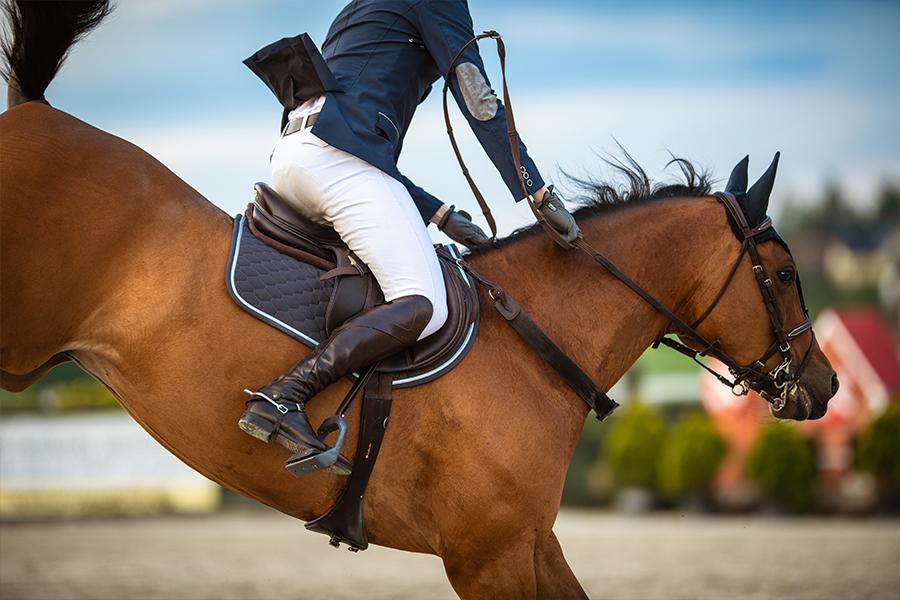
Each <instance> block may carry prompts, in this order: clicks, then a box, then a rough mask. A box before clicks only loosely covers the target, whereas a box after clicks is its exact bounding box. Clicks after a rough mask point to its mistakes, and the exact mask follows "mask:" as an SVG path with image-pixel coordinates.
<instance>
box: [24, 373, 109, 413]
mask: <svg viewBox="0 0 900 600" xmlns="http://www.w3.org/2000/svg"><path fill="white" fill-rule="evenodd" d="M38 401H39V403H40V404H41V405H43V407H44V408H45V409H48V410H55V411H69V410H85V409H87V410H92V409H109V408H118V403H117V402H116V399H115V398H114V397H113V395H112V394H111V393H110V392H109V390H107V389H106V388H105V387H104V386H103V384H101V383H100V382H99V381H97V380H96V379H93V378H91V377H81V378H78V379H73V380H72V381H67V382H65V383H58V384H56V385H54V386H52V387H48V388H46V389H43V390H41V391H40V393H39V394H38Z"/></svg>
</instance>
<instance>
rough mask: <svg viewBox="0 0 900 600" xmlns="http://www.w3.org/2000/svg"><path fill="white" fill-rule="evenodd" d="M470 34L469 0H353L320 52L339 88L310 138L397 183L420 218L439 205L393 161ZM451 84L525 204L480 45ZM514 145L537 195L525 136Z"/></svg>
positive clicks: (466, 56) (465, 56)
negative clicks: (421, 107) (419, 111)
mask: <svg viewBox="0 0 900 600" xmlns="http://www.w3.org/2000/svg"><path fill="white" fill-rule="evenodd" d="M474 35H475V34H474V32H473V26H472V17H471V15H470V14H469V7H468V4H467V3H466V1H465V0H355V1H353V2H350V3H349V4H348V5H347V6H345V7H344V9H343V10H341V12H340V14H338V16H337V18H335V20H334V22H333V23H332V24H331V27H330V28H329V30H328V35H327V37H326V39H325V43H324V44H323V46H322V56H323V57H324V58H325V62H326V63H327V65H328V68H329V69H330V70H331V72H332V73H333V75H334V77H335V78H336V79H337V81H338V83H339V84H340V87H341V91H333V92H328V93H327V97H326V100H325V105H324V106H323V108H322V112H321V114H320V115H319V118H318V120H317V121H316V123H315V125H313V129H312V132H313V134H315V135H316V136H317V137H319V138H320V139H322V140H324V141H325V142H327V143H328V144H330V145H332V146H334V147H336V148H340V149H341V150H344V151H345V152H348V153H350V154H353V155H354V156H356V157H358V158H361V159H363V160H365V161H366V162H368V163H369V164H371V165H373V166H375V167H377V168H378V169H380V170H382V171H384V172H385V173H386V174H388V175H390V176H391V177H394V178H395V179H397V180H399V181H400V182H402V183H403V184H404V185H405V186H406V188H407V189H408V190H409V193H410V195H411V196H412V198H413V200H414V201H415V203H416V207H417V208H418V209H419V212H420V213H421V215H422V218H423V219H424V220H425V221H426V222H427V221H428V220H429V219H430V218H431V216H432V215H434V213H435V211H437V209H438V208H440V206H441V205H442V204H443V203H442V202H441V201H440V200H438V199H437V198H435V197H434V196H432V195H431V194H429V193H428V192H426V191H425V190H423V189H422V188H420V187H418V186H417V185H415V184H414V183H413V182H412V181H410V180H409V179H408V178H407V177H405V176H403V175H402V174H401V173H400V171H399V170H398V168H397V159H398V158H399V156H400V150H401V149H402V147H403V138H404V136H405V135H406V131H407V129H408V128H409V125H410V122H411V121H412V118H413V114H414V113H415V111H416V108H417V107H418V105H419V104H420V103H421V102H422V101H423V100H424V99H425V97H426V96H428V93H429V92H430V91H431V88H432V84H433V83H434V82H435V81H437V79H438V78H439V77H441V76H443V75H444V74H445V73H446V72H447V69H448V67H449V65H450V61H452V60H453V57H454V56H456V54H457V52H459V50H460V48H462V47H463V46H464V45H465V44H466V42H468V41H469V40H470V39H471V38H473V37H474ZM450 88H451V91H452V94H453V97H454V98H455V100H456V102H457V104H458V105H459V108H460V110H461V111H462V113H463V114H464V115H465V117H466V120H467V121H468V123H469V126H470V127H471V128H472V130H473V132H474V133H475V136H476V137H477V139H478V141H479V142H480V143H481V146H482V147H483V148H484V150H485V152H486V153H487V155H488V157H489V158H490V160H491V161H492V162H493V164H494V166H495V167H496V168H497V170H498V171H499V172H500V175H501V177H502V178H503V181H504V183H505V184H506V186H507V187H508V188H509V191H510V193H511V194H512V195H513V198H514V199H515V200H516V201H518V200H521V199H522V196H523V194H522V187H521V183H519V179H518V174H517V173H516V168H515V166H514V165H513V159H512V153H511V151H510V147H509V137H508V135H507V131H506V113H505V111H504V107H503V103H502V102H501V101H500V99H499V98H497V97H496V95H495V93H494V91H493V90H492V89H491V87H490V83H489V81H488V78H487V74H486V73H485V70H484V63H483V62H482V60H481V56H480V54H479V52H478V46H477V44H473V45H471V46H469V48H467V49H466V52H465V53H464V54H463V56H462V57H461V58H460V60H459V61H458V62H457V64H456V66H455V67H454V76H453V77H452V79H451V85H450ZM519 146H520V152H521V161H522V166H523V168H524V170H525V173H526V179H527V181H528V186H529V192H534V191H536V190H538V189H540V188H541V187H542V186H543V185H544V181H543V179H542V178H541V175H540V173H539V172H538V169H537V167H536V166H535V165H534V162H533V161H532V160H531V158H530V157H529V156H528V153H527V151H526V149H525V144H524V143H522V142H521V140H520V143H519Z"/></svg>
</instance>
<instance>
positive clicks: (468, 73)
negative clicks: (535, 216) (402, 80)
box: [414, 0, 544, 202]
mask: <svg viewBox="0 0 900 600" xmlns="http://www.w3.org/2000/svg"><path fill="white" fill-rule="evenodd" d="M414 14H415V16H416V17H417V19H418V26H419V31H420V33H421V34H422V40H423V42H424V44H425V47H426V48H427V49H428V52H429V53H430V54H431V56H432V58H434V61H435V63H437V66H438V69H440V72H441V75H444V76H446V74H447V70H448V68H449V66H450V61H452V60H453V58H454V57H455V56H456V54H457V52H459V50H460V48H462V47H463V46H464V45H465V44H466V42H468V41H469V40H470V39H472V38H473V37H475V33H474V31H473V28H472V16H471V15H470V14H469V7H468V5H467V3H466V2H464V1H462V0H460V1H454V2H447V1H446V0H435V1H430V0H422V1H421V2H419V3H418V4H417V5H416V6H415V10H414ZM450 90H451V92H452V93H453V97H454V99H455V100H456V103H457V104H458V105H459V109H460V111H462V113H463V114H464V115H465V117H466V120H467V121H468V123H469V126H470V127H471V128H472V131H473V132H474V133H475V137H477V138H478V141H479V142H480V143H481V147H482V148H484V151H485V152H486V153H487V155H488V157H489V158H490V159H491V162H493V163H494V166H495V167H496V168H497V170H498V171H499V172H500V176H501V177H502V178H503V182H504V183H505V184H506V187H508V188H509V191H510V193H511V194H512V196H513V198H514V199H515V200H516V201H517V202H518V201H519V200H522V199H523V196H522V185H521V184H520V183H519V176H518V174H517V173H516V167H515V165H514V164H513V158H512V152H511V151H510V147H509V135H508V134H507V131H506V111H505V109H504V107H503V102H501V101H500V99H499V98H497V95H496V94H495V93H494V90H493V89H491V84H490V82H489V81H488V77H487V73H486V72H485V70H484V63H483V61H482V60H481V55H480V54H479V52H478V45H477V44H472V45H471V46H469V47H468V48H467V49H466V51H465V53H464V54H463V55H462V56H461V57H460V59H459V61H457V63H456V65H455V66H454V67H453V74H452V77H451V81H450ZM519 153H520V156H521V159H522V167H523V169H524V170H525V179H526V184H527V186H528V191H529V192H534V191H536V190H539V189H540V188H541V187H543V186H544V180H543V178H542V177H541V174H540V172H538V170H537V167H536V166H535V164H534V162H533V161H532V160H531V157H529V156H528V152H527V150H526V148H525V144H524V142H522V139H521V137H520V138H519Z"/></svg>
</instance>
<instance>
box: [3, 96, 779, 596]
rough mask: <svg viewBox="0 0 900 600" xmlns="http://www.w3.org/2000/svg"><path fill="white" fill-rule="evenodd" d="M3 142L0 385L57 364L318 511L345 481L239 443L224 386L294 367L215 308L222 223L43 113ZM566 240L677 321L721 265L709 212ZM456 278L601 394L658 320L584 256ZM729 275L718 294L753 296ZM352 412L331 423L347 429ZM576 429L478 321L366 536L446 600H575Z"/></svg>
mask: <svg viewBox="0 0 900 600" xmlns="http://www.w3.org/2000/svg"><path fill="white" fill-rule="evenodd" d="M0 134H2V138H3V140H4V144H3V147H2V150H0V180H2V181H3V186H2V187H3V189H2V197H3V202H2V212H0V223H2V227H3V236H2V238H3V240H2V247H0V261H2V263H0V271H2V273H3V280H2V288H0V312H2V314H3V315H4V319H3V321H4V323H3V328H2V329H3V331H2V338H0V363H2V365H3V373H2V377H3V380H2V383H3V387H4V388H12V389H21V388H22V387H24V386H25V385H26V384H28V383H30V382H31V381H30V380H31V379H36V378H37V377H38V376H39V375H40V374H41V369H42V368H43V367H45V366H47V365H48V364H52V363H55V362H58V361H60V360H62V359H64V358H71V359H73V360H75V361H77V362H78V363H79V364H80V365H82V366H83V367H84V368H85V369H86V370H87V371H89V372H90V373H92V374H93V375H94V376H95V377H97V378H98V379H99V380H100V381H102V382H103V383H104V384H105V385H106V386H107V387H109V388H110V389H111V390H112V391H113V393H114V394H115V395H116V397H117V398H118V399H119V401H120V402H121V404H122V405H123V406H124V407H125V409H126V410H127V411H128V412H129V413H130V414H131V415H132V416H133V417H134V418H135V419H136V420H137V421H138V422H139V423H141V425H142V426H143V427H144V428H145V429H146V430H147V431H148V432H149V433H150V434H151V435H153V437H154V438H156V439H157V440H158V441H159V442H160V443H161V444H162V445H163V446H165V447H166V448H167V449H168V450H170V451H171V452H173V453H174V454H175V455H176V456H178V457H179V458H180V459H181V460H183V461H184V462H185V463H187V464H188V465H190V466H191V467H192V468H194V469H196V470H197V471H199V472H201V473H203V474H204V475H205V476H207V477H209V478H210V479H212V480H214V481H216V482H218V483H220V484H222V485H224V486H226V487H228V488H231V489H233V490H236V491H238V492H240V493H242V494H245V495H247V496H250V497H252V498H254V499H256V500H259V501H260V502H263V503H265V504H267V505H269V506H272V507H274V508H276V509H278V510H280V511H282V512H285V513H287V514H289V515H292V516H295V517H297V518H300V519H304V520H309V519H311V518H313V517H315V516H318V515H319V514H321V513H323V512H324V511H325V510H326V509H327V508H328V506H329V505H330V503H332V502H333V501H334V499H335V498H336V496H337V494H338V493H339V491H340V489H341V486H342V484H343V478H340V477H337V476H333V475H330V474H316V475H311V476H307V477H304V478H303V479H300V480H298V479H295V478H293V477H292V476H290V475H289V474H288V473H287V472H286V471H285V470H284V469H283V466H282V463H283V459H284V456H283V454H284V452H283V450H282V449H280V448H279V447H277V446H272V445H263V444H260V443H259V442H258V441H256V440H253V439H251V438H249V437H247V436H246V435H244V434H243V433H242V432H241V431H240V430H239V429H238V428H237V427H236V422H237V419H238V416H239V415H240V413H241V411H242V410H243V400H244V397H243V394H242V392H241V390H242V389H243V388H245V387H247V388H251V389H253V388H255V387H258V386H259V385H261V384H263V383H265V382H266V381H268V380H269V379H270V378H271V377H272V376H273V375H274V374H276V373H279V372H281V371H282V370H284V369H285V368H286V367H288V366H289V365H290V364H292V363H293V362H294V361H295V360H296V359H297V358H298V357H299V356H300V354H301V353H303V352H306V351H308V350H307V349H306V348H304V347H303V346H301V345H300V344H298V343H297V342H295V341H293V340H292V339H290V338H289V337H288V336H285V335H284V334H282V333H280V332H278V331H276V330H275V329H272V328H270V327H268V326H266V325H264V324H262V323H261V322H259V321H257V320H256V319H254V318H252V317H251V316H250V315H248V314H246V313H244V312H243V311H241V310H239V309H238V308H237V307H236V306H235V305H234V304H233V302H232V301H231V299H230V298H229V296H228V294H227V292H226V289H225V286H224V281H223V278H224V273H225V265H226V259H227V254H228V245H229V240H230V235H231V219H230V218H229V217H228V216H227V215H225V214H224V213H222V212H221V211H219V210H218V209H216V208H215V207H213V206H212V205H211V204H209V203H208V202H207V201H205V200H204V199H203V198H202V196H200V195H199V193H197V192H196V191H195V190H193V189H192V188H190V187H189V186H188V185H187V184H185V183H184V182H183V181H181V180H180V179H179V178H177V177H176V176H175V175H174V174H172V173H171V172H170V171H168V170H167V169H166V168H165V167H164V166H163V165H161V164H160V163H159V162H158V161H156V160H155V159H153V158H152V157H150V156H149V155H147V154H146V153H144V152H143V151H141V150H140V149H139V148H137V147H135V146H133V145H131V144H129V143H128V142H125V141H123V140H121V139H119V138H116V137H114V136H111V135H109V134H106V133H104V132H102V131H100V130H97V129H95V128H93V127H91V126H90V125H87V124H85V123H83V122H81V121H78V120H77V119H75V118H74V117H71V116H69V115H67V114H65V113H63V112H61V111H58V110H56V109H53V108H51V107H49V106H47V105H45V104H43V103H39V102H31V103H27V104H24V105H21V106H19V107H16V108H13V109H11V110H9V111H7V112H6V113H5V114H3V115H2V116H0ZM582 227H583V229H584V231H585V236H586V237H588V239H591V240H599V242H598V247H599V248H600V249H601V250H602V251H607V252H608V253H609V255H610V257H611V258H612V259H613V260H615V261H616V262H617V263H618V264H619V265H620V266H621V268H622V269H623V270H626V271H627V272H629V273H632V274H633V275H634V276H635V278H636V279H637V280H638V281H641V282H645V283H646V284H647V286H648V289H649V290H650V291H651V293H653V294H655V295H656V296H657V297H658V298H660V299H661V300H662V301H663V302H664V303H665V304H667V305H668V306H672V307H674V308H676V309H677V310H678V311H680V312H681V313H682V314H685V315H687V316H692V315H694V316H696V314H698V313H699V311H700V310H702V308H703V307H704V306H705V304H706V303H708V301H709V299H710V298H712V296H713V295H714V294H715V292H716V291H717V289H718V288H717V286H718V284H719V283H720V282H721V281H722V279H723V277H724V269H725V267H724V266H719V265H729V264H730V261H731V260H733V259H734V257H735V256H736V255H737V252H738V244H737V242H736V240H735V239H734V238H733V236H731V235H730V233H729V232H728V227H727V223H726V221H725V217H724V211H723V210H722V208H721V207H720V206H719V205H718V204H717V203H716V202H714V201H713V200H711V199H707V200H698V199H695V198H691V199H680V200H679V199H673V200H668V201H666V211H665V212H662V211H659V210H658V208H654V205H651V204H647V205H638V206H634V207H631V208H628V209H627V210H617V211H611V212H609V213H608V214H606V215H604V216H602V217H600V216H595V217H593V218H589V219H587V220H583V221H582ZM672 232H678V234H677V235H673V233H672ZM563 256H564V257H565V258H564V259H563V258H562V257H563ZM660 256H664V257H671V259H670V260H659V257H660ZM651 257H652V258H651ZM471 262H472V263H473V264H474V265H475V266H476V267H477V268H478V269H479V270H481V271H482V272H484V273H486V274H488V275H489V276H490V277H491V278H492V279H495V280H496V281H497V282H498V283H500V284H501V285H503V286H504V288H506V289H507V291H508V292H509V293H510V294H511V295H513V296H514V297H515V298H517V300H518V301H519V302H520V303H521V304H522V305H523V307H525V308H526V309H527V310H528V311H529V313H530V314H531V315H532V316H533V318H534V319H535V320H536V321H537V322H538V323H540V324H541V325H542V327H544V328H545V330H546V331H547V332H548V334H549V335H550V336H551V337H553V338H554V339H556V340H557V342H558V343H559V344H560V345H561V347H562V348H563V349H564V350H565V351H566V352H568V353H569V354H570V355H571V356H572V357H573V358H574V359H575V360H576V361H577V362H578V363H579V364H581V365H582V366H583V367H585V368H586V369H587V371H588V373H589V374H590V375H591V376H592V377H594V378H595V380H596V381H597V382H598V384H599V385H600V387H601V388H608V387H609V386H611V385H612V384H613V383H614V382H615V381H616V380H617V379H618V378H619V377H620V376H621V375H622V374H623V373H624V371H625V370H626V369H627V368H628V367H629V366H630V365H631V364H632V363H633V362H634V360H636V358H637V357H638V356H639V355H640V353H641V352H642V351H643V350H644V349H645V348H646V347H647V346H648V345H649V344H650V342H652V340H653V339H655V338H656V337H657V336H659V335H661V334H663V333H664V331H665V328H666V322H665V320H664V319H663V318H662V317H660V316H659V315H658V314H657V313H655V312H654V311H653V310H652V309H651V308H650V307H649V306H647V305H645V304H644V303H642V302H641V301H640V300H639V299H637V298H636V297H635V296H633V295H631V294H630V293H629V292H628V291H627V290H626V288H624V286H622V285H621V284H619V283H618V282H617V281H615V280H613V279H612V278H611V277H610V276H608V275H606V274H605V273H604V272H602V271H600V270H599V269H597V268H596V267H594V266H592V265H591V263H590V261H589V259H588V258H587V257H585V256H582V255H576V254H575V253H566V252H565V251H564V250H561V249H559V248H557V247H556V246H554V245H552V244H549V243H547V241H546V240H545V239H543V238H541V237H539V236H528V235H526V236H524V237H523V239H520V240H518V241H514V242H511V243H509V244H508V245H506V246H505V247H504V248H501V249H496V250H492V251H490V252H486V253H483V254H482V255H479V256H476V257H474V258H473V259H472V261H471ZM541 264H553V269H546V268H537V266H538V265H541ZM747 271H748V272H747V274H746V276H742V275H739V276H738V277H737V278H736V281H735V290H733V291H732V290H730V291H729V294H731V293H737V294H740V293H742V291H741V289H742V288H743V291H744V293H746V292H747V290H750V291H751V292H753V289H752V287H749V286H752V285H755V284H754V283H753V281H752V278H751V277H750V275H749V268H748V269H747ZM756 293H757V294H758V292H756ZM484 305H485V306H487V305H488V303H487V301H486V299H485V303H484ZM760 318H762V319H763V321H761V323H762V325H761V327H760V328H757V329H758V330H760V334H759V337H760V340H759V344H758V345H763V346H764V345H765V344H764V343H763V342H764V341H765V340H768V337H767V335H766V334H767V332H766V328H765V324H766V323H765V321H764V315H761V316H760ZM714 323H715V320H711V321H710V324H711V326H714ZM749 341H750V342H754V340H752V339H751V340H749ZM735 350H738V349H737V348H736V349H735ZM747 354H748V355H750V354H752V352H747ZM738 356H739V353H738ZM348 387H349V384H348V383H346V382H344V383H340V384H337V385H335V386H332V388H330V389H329V390H327V391H326V392H324V393H323V394H321V395H320V396H319V397H317V398H316V399H315V400H314V401H313V402H312V403H311V404H310V411H311V413H310V417H311V420H312V421H313V423H318V422H320V421H321V420H322V419H323V418H324V417H326V416H328V415H330V414H332V413H333V411H334V410H335V408H336V406H337V404H338V403H339V401H340V399H341V398H342V397H343V394H344V393H345V392H346V390H347V389H348ZM357 411H358V409H357V410H354V411H351V414H350V415H349V420H350V426H351V431H353V430H355V428H356V426H357V420H358V412H357ZM586 413H587V407H586V406H585V405H584V404H583V403H582V402H581V401H580V400H579V399H578V398H577V397H576V396H575V395H574V394H573V393H572V392H571V390H569V389H568V388H567V387H565V385H564V384H563V383H562V382H561V380H560V379H559V378H558V376H557V375H556V374H555V373H554V372H553V371H552V370H550V369H549V368H548V367H547V366H546V365H544V364H543V363H542V362H541V361H540V359H538V358H537V357H536V356H535V355H534V354H533V353H532V352H531V351H530V350H529V349H528V347H527V346H526V345H525V344H524V342H522V341H521V340H520V339H519V338H518V337H517V336H516V334H515V333H514V332H513V331H512V330H511V329H510V328H509V327H508V325H507V324H506V323H505V322H504V321H503V319H502V318H500V317H499V316H498V315H496V314H495V313H494V312H493V311H490V310H486V311H485V313H484V316H483V319H482V323H481V326H480V332H479V338H478V340H477V342H476V344H475V346H474V348H473V349H472V351H471V353H470V354H469V356H468V357H467V358H466V360H465V361H464V362H463V363H462V364H461V365H459V366H458V367H457V368H456V369H455V370H453V371H452V372H451V373H449V374H448V375H446V376H444V377H442V378H440V379H439V380H437V381H435V382H432V383H430V384H428V385H426V386H423V387H419V388H414V389H404V390H397V391H396V392H395V402H394V410H393V413H392V417H391V426H390V427H389V429H388V432H387V435H386V439H385V443H384V447H383V449H382V453H381V456H380V460H379V463H378V467H377V468H376V470H375V473H374V475H373V478H372V481H371V484H370V487H369V490H368V492H367V498H366V501H365V514H366V519H367V527H368V531H369V537H370V540H371V541H372V542H373V543H378V544H381V545H385V546H390V547H394V548H400V549H404V550H411V551H417V552H427V553H433V554H437V555H439V556H441V557H442V559H443V560H444V563H445V565H446V568H447V573H448V576H449V577H450V580H451V583H452V584H453V585H454V587H455V589H456V590H457V592H458V593H460V594H461V595H463V596H466V595H472V594H473V593H474V591H475V590H479V594H483V593H484V590H486V589H497V590H504V592H509V593H512V592H511V591H512V590H515V591H516V592H518V591H522V592H523V594H524V595H526V596H529V595H533V594H534V593H535V591H537V592H541V591H543V592H546V593H547V594H549V593H550V591H551V590H552V591H553V592H554V594H563V593H564V592H565V593H566V594H568V595H575V596H577V595H578V594H579V593H581V592H580V587H578V584H577V581H576V580H575V579H574V576H572V575H571V572H570V571H569V570H568V567H567V566H566V565H565V560H564V559H563V558H562V554H561V551H560V550H559V546H558V543H557V542H556V540H555V538H554V537H553V535H552V525H553V521H554V519H555V516H556V513H557V510H558V508H559V502H560V497H561V493H562V486H563V481H564V478H565V472H566V468H567V466H568V464H569V461H570V460H571V456H572V453H573V451H574V447H575V444H576V442H577V439H578V435H579V433H580V431H581V428H582V424H583V421H584V418H585V415H586ZM350 437H351V440H352V438H353V436H352V435H351V436H350ZM348 444H349V445H348V449H347V452H348V453H350V455H352V452H353V446H354V443H353V442H352V441H349V442H348ZM475 557H478V559H477V561H476V560H475ZM573 582H574V583H573ZM541 595H544V594H543V593H542V594H541Z"/></svg>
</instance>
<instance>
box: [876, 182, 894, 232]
mask: <svg viewBox="0 0 900 600" xmlns="http://www.w3.org/2000/svg"><path fill="white" fill-rule="evenodd" d="M875 217H876V219H877V222H878V223H881V224H883V225H893V224H896V223H900V186H898V185H897V184H896V183H884V184H883V185H882V186H881V190H880V191H879V192H878V200H877V202H876V209H875Z"/></svg>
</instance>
